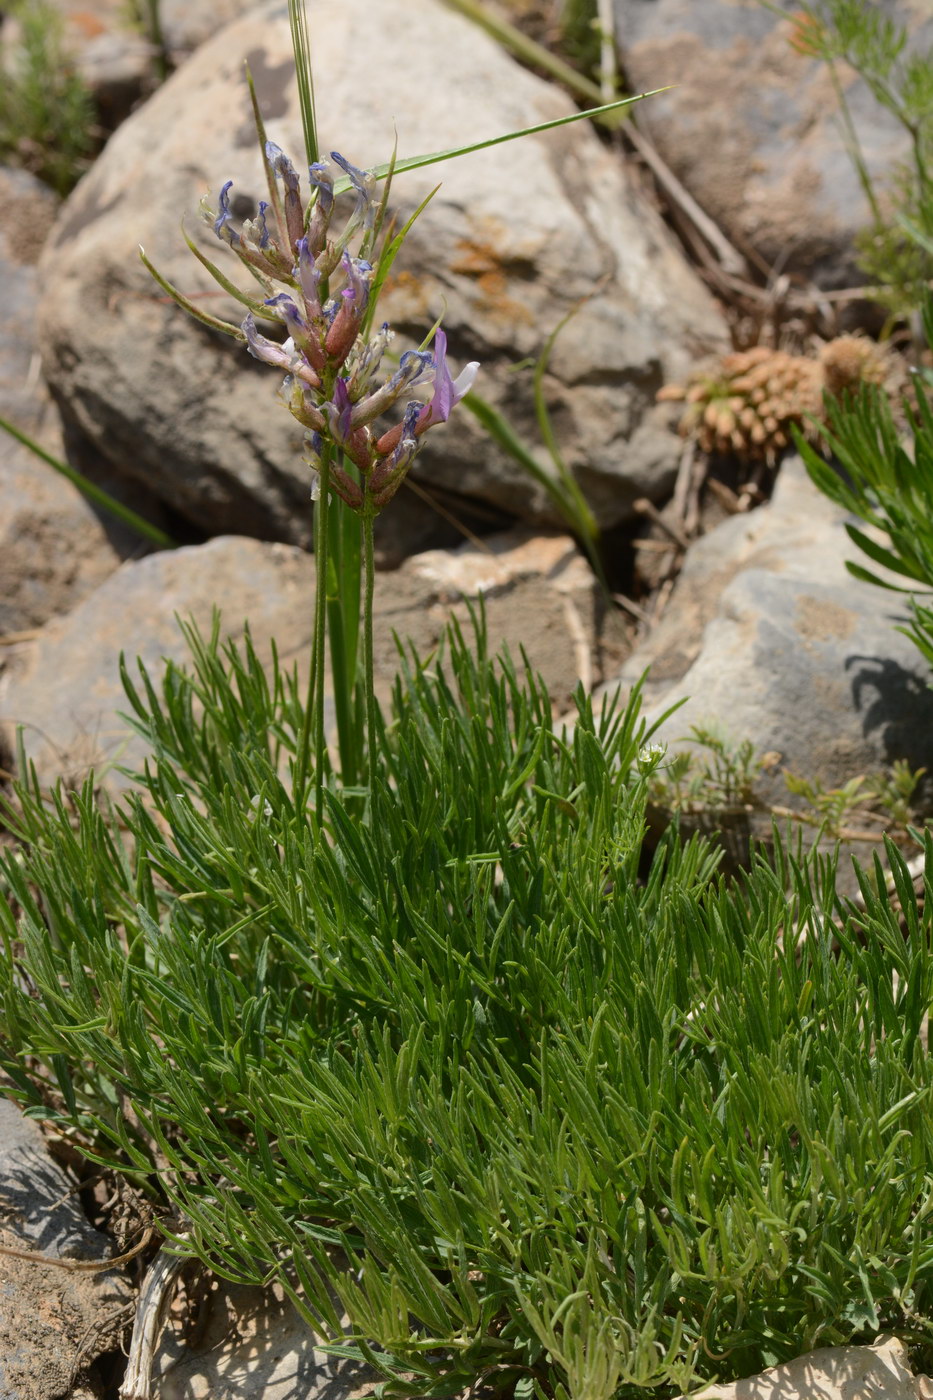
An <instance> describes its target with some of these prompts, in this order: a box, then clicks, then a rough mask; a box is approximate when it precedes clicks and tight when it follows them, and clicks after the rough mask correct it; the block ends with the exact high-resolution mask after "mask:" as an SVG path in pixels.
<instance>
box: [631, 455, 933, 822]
mask: <svg viewBox="0 0 933 1400" xmlns="http://www.w3.org/2000/svg"><path fill="white" fill-rule="evenodd" d="M844 520H845V517H844V515H843V514H842V512H841V511H840V510H839V509H838V508H837V507H836V506H834V505H833V504H832V503H831V502H830V501H828V500H827V499H826V498H825V497H824V496H822V495H821V494H820V493H819V492H818V491H817V490H816V488H815V487H814V486H813V485H812V484H811V482H810V480H809V478H808V477H807V475H806V472H805V470H804V467H803V463H802V462H801V461H800V460H799V458H796V459H791V460H789V461H787V462H786V463H785V465H784V466H783V467H782V468H781V473H780V476H779V479H778V482H777V485H776V488H775V492H774V496H773V499H772V500H771V502H770V503H769V504H768V505H766V506H763V507H761V509H760V510H757V511H755V512H753V513H752V514H750V515H736V516H733V517H732V518H731V519H729V520H727V521H725V522H724V523H723V524H722V525H719V526H718V527H717V528H716V529H715V530H713V531H711V532H710V534H708V535H706V536H705V537H704V538H703V539H701V540H699V541H698V542H697V543H696V544H694V545H693V547H692V548H691V550H690V553H689V555H688V556H687V561H686V564H685V567H684V570H683V573H682V574H681V576H680V578H679V580H678V583H677V587H676V589H675V591H674V594H673V596H672V598H671V602H670V605H669V607H668V610H667V612H666V614H665V616H664V618H663V620H662V621H661V623H660V624H659V626H658V627H657V628H656V629H655V631H654V632H653V633H652V634H651V636H650V637H649V638H648V639H647V641H646V642H645V643H644V644H643V645H642V646H640V647H637V648H636V650H635V651H634V652H633V653H632V655H631V656H630V657H629V659H628V660H627V662H626V664H625V667H624V670H623V679H625V680H627V681H632V680H634V679H635V678H636V677H637V676H639V675H640V674H641V673H642V671H644V669H645V668H646V667H650V671H649V678H648V684H647V686H646V690H645V700H646V705H647V711H648V714H649V715H650V716H652V717H653V716H656V715H659V714H660V713H661V712H662V711H663V710H664V709H666V708H667V707H668V706H669V705H670V704H672V703H673V702H674V701H675V700H678V699H680V698H681V697H683V696H688V697H689V699H688V700H687V703H686V704H685V705H684V706H683V707H682V708H681V709H679V710H678V711H677V712H676V714H674V715H673V716H672V717H671V718H670V719H669V720H667V721H666V723H665V725H664V727H663V730H662V731H661V737H662V738H663V739H665V740H667V741H668V742H672V743H676V742H677V741H678V740H680V738H681V736H685V735H687V734H688V733H689V730H690V727H691V726H692V725H695V724H697V725H707V726H711V727H715V728H717V729H718V730H720V731H721V732H724V733H725V734H726V735H727V736H728V737H730V738H731V739H732V740H734V741H736V742H738V741H741V740H745V739H751V740H752V741H753V742H754V744H755V746H756V748H757V749H758V750H759V751H760V752H762V753H766V752H771V751H776V752H778V753H780V754H781V755H782V758H783V766H784V767H786V768H788V769H790V770H791V771H792V772H794V773H797V774H800V775H801V776H804V777H808V778H819V779H822V780H823V781H824V782H825V783H826V784H827V785H828V786H830V787H838V786H840V785H841V784H842V783H844V782H846V781H847V779H849V778H851V777H854V776H855V775H856V774H859V773H865V772H868V771H877V770H878V769H879V768H880V767H882V766H883V765H884V764H885V763H890V762H891V761H892V760H893V759H895V758H907V759H908V760H909V761H910V762H911V763H912V764H913V765H914V766H920V765H925V766H927V767H928V768H929V766H930V764H931V762H933V742H931V738H930V736H931V733H933V692H931V691H930V690H929V688H928V681H929V675H928V671H927V668H926V667H925V665H924V662H923V660H922V658H921V656H920V654H919V652H917V650H916V649H915V648H914V647H913V646H912V644H911V643H910V642H909V641H908V639H907V638H906V637H904V636H903V635H902V634H901V633H899V632H897V631H895V630H894V629H895V627H896V626H897V625H898V624H899V623H902V622H903V621H904V620H905V617H906V608H905V606H904V600H903V597H902V595H899V594H897V593H890V592H888V591H887V590H884V589H881V588H877V587H873V586H872V585H871V584H867V583H861V582H859V580H857V579H854V578H853V577H852V576H851V575H850V574H849V573H847V571H846V569H845V561H846V560H847V559H854V558H856V557H857V554H858V551H857V550H856V548H855V546H854V545H853V544H852V543H851V541H850V540H849V538H848V536H847V535H846V533H845V530H844V528H843V526H844ZM772 782H773V785H774V791H773V792H769V793H768V795H769V796H771V797H772V798H773V799H774V800H775V801H782V800H786V793H785V792H784V786H783V780H782V779H781V778H780V777H778V776H775V777H774V779H773V780H772Z"/></svg>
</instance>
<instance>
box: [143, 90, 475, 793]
mask: <svg viewBox="0 0 933 1400" xmlns="http://www.w3.org/2000/svg"><path fill="white" fill-rule="evenodd" d="M254 115H255V119H256V127H257V133H258V136H259V141H260V148H261V151H262V159H263V165H264V168H265V172H266V179H267V184H268V189H269V198H268V200H263V201H260V203H259V206H258V212H257V214H256V216H255V217H254V218H251V219H246V220H245V221H244V222H243V223H242V224H241V225H240V227H239V228H237V227H236V226H235V224H234V220H233V216H232V213H231V207H230V190H231V186H232V181H227V183H226V184H224V185H223V187H222V188H221V191H220V195H219V200H218V205H217V207H214V206H213V205H212V204H211V202H210V201H209V200H208V199H205V200H203V201H202V206H201V212H202V215H203V217H204V218H205V219H206V220H207V222H208V223H209V224H210V225H211V226H212V227H213V230H214V232H215V233H216V235H217V237H218V238H219V239H220V240H221V242H223V243H225V244H226V245H227V246H228V247H229V248H230V249H232V251H233V252H234V253H235V254H236V256H237V257H238V258H239V259H240V261H241V263H242V264H243V265H244V267H245V268H246V269H247V271H248V272H249V273H250V274H251V275H252V277H253V278H254V279H255V281H256V282H257V283H258V285H259V288H260V291H261V296H255V295H248V294H246V293H244V292H243V291H242V290H241V289H240V288H239V287H237V286H236V285H235V284H234V283H233V282H231V281H230V279H229V278H227V277H226V276H225V274H224V273H223V272H222V271H221V270H220V269H219V268H218V267H216V266H215V265H214V264H213V263H212V262H211V260H210V259H209V258H208V257H206V255H205V254H204V253H203V252H202V251H201V250H200V249H199V248H198V246H197V245H196V244H195V243H194V241H193V240H192V239H190V238H189V239H188V240H187V241H188V246H189V248H190V249H191V250H192V252H193V253H194V254H195V256H196V257H197V258H198V259H199V261H200V262H201V263H203V264H204V266H205V267H206V268H207V269H208V270H209V271H210V273H211V274H212V276H213V277H214V278H215V279H216V280H217V282H218V283H219V284H220V285H221V286H222V287H223V288H224V290H225V291H227V292H228V293H230V294H231V295H232V296H234V297H235V298H236V299H237V300H238V301H239V302H241V303H242V304H243V305H245V306H246V308H247V315H246V317H245V319H244V320H243V322H242V325H241V326H239V327H237V326H236V325H233V324H231V323H229V322H226V321H222V320H219V319H218V318H216V317H213V316H210V315H209V314H207V313H205V312H204V311H203V310H202V309H201V308H199V307H197V306H196V305H195V304H194V303H193V302H192V301H190V300H189V299H188V298H187V297H184V296H183V295H182V294H181V293H180V292H178V291H177V290H176V289H175V288H174V287H172V286H171V285H170V284H169V283H168V282H166V281H165V279H164V278H163V277H161V276H160V274H159V273H158V272H157V271H156V269H155V268H154V267H153V266H152V264H151V263H150V262H149V261H148V259H147V258H146V256H145V254H144V253H143V254H142V256H143V261H144V262H145V264H146V266H147V267H148V268H149V270H150V271H151V272H152V274H153V276H155V277H156V279H157V281H158V282H159V283H160V285H161V286H163V287H164V288H165V290H166V291H167V292H169V294H170V295H171V296H173V297H174V298H175V300H176V301H178V302H179V303H180V304H181V305H182V306H183V307H184V308H185V310H186V311H188V312H189V313H190V314H191V315H193V316H195V317H197V319H199V320H201V321H203V322H205V323H206V324H208V325H210V326H211V327H213V328H214V329H216V330H221V331H223V332H224V333H226V334H228V335H232V336H234V337H235V338H237V339H239V340H241V341H245V343H246V346H247V348H248V349H249V351H250V353H251V354H252V355H254V356H255V357H256V359H258V360H262V361H263V362H264V363H266V364H269V365H271V366H273V367H274V368H276V369H279V370H282V371H284V373H285V378H284V380H283V383H282V388H281V398H282V400H283V402H284V404H285V405H286V407H287V408H288V410H289V411H290V412H291V413H292V414H293V416H294V417H295V418H296V419H297V420H298V422H299V423H301V424H302V426H303V427H304V429H305V443H306V461H307V462H308V464H309V466H310V467H311V468H312V470H313V473H314V475H313V477H312V480H311V486H312V489H311V495H312V497H313V498H314V499H315V501H316V502H317V505H316V507H315V522H314V523H315V531H314V548H315V556H316V561H317V572H318V579H319V587H318V589H317V594H316V607H315V628H314V648H313V656H312V666H311V677H310V688H309V696H308V704H307V707H306V726H305V733H304V736H303V742H302V744H301V746H300V751H299V754H298V757H297V764H296V782H297V785H298V788H299V789H301V788H303V786H304V784H305V782H306V781H307V779H308V775H309V773H312V772H313V775H314V785H315V790H316V794H317V801H316V808H317V812H318V814H319V815H320V811H321V801H322V792H323V785H324V778H325V775H326V771H327V767H328V761H329V760H328V752H327V744H326V738H325V732H324V674H323V656H324V647H325V631H326V630H327V628H328V626H329V629H330V638H331V648H330V653H331V664H332V670H333V681H334V694H335V702H336V705H337V727H338V747H339V751H340V767H341V776H342V778H343V781H344V782H349V783H351V784H352V783H353V782H354V781H355V780H357V779H358V778H359V777H360V776H361V775H362V773H363V771H364V770H365V767H366V762H367V759H366V756H365V754H364V752H363V749H362V748H361V746H360V742H359V739H360V733H359V731H360V728H361V726H360V723H359V720H360V718H361V711H362V709H363V708H365V712H366V733H367V750H368V753H369V755H370V756H371V755H372V753H373V749H374V743H375V733H376V724H377V721H376V712H375V702H374V697H373V592H374V562H373V557H374V549H373V522H374V520H375V517H376V515H377V514H378V513H379V511H381V510H382V509H383V507H384V506H386V505H387V504H388V503H389V501H390V500H391V499H392V497H393V496H394V495H395V493H396V492H397V491H398V488H399V486H400V485H401V484H402V482H403V481H404V479H405V476H406V474H407V473H408V471H409V469H410V468H411V465H412V462H413V461H414V459H415V456H416V454H417V452H418V449H419V446H420V445H421V442H422V440H423V437H424V434H425V433H426V432H427V431H428V429H429V428H432V427H434V426H435V425H436V424H438V423H444V422H446V421H447V419H448V418H449V416H450V413H451V411H452V409H453V408H454V406H455V405H456V404H457V403H458V402H459V400H460V399H461V398H462V397H463V395H464V394H465V393H466V392H467V391H468V389H469V388H470V386H471V384H472V383H473V380H474V378H475V375H476V372H477V370H478V368H479V366H478V364H477V363H476V362H475V361H474V362H472V363H470V364H468V365H467V366H466V368H465V369H464V370H462V372H461V373H460V374H459V375H458V376H457V377H456V378H454V377H453V376H452V375H451V372H450V369H449V368H448V364H447V337H446V335H445V333H444V331H443V330H441V329H440V326H439V325H435V327H434V334H433V349H432V350H428V349H427V348H426V343H425V344H423V345H422V346H421V347H420V348H418V349H409V350H405V351H404V352H403V353H402V354H401V356H399V357H398V359H397V362H396V367H395V368H394V369H392V370H391V372H388V373H385V372H384V371H383V361H384V360H386V359H390V357H391V352H390V351H389V346H390V344H391V341H392V339H393V332H392V331H391V330H390V328H389V325H388V323H387V322H382V323H381V324H379V325H377V324H376V317H375V311H376V305H377V301H378V295H379V290H380V288H381V287H382V284H383V282H384V281H385V278H386V275H387V273H388V271H389V268H390V267H391V264H392V262H393V260H394V258H395V255H396V253H397V252H398V250H399V248H400V246H401V244H402V242H403V241H404V238H405V234H406V233H407V231H408V228H409V227H410V225H411V222H412V221H413V219H414V218H416V217H417V215H418V213H420V210H421V208H423V207H424V206H423V205H422V206H420V208H419V209H418V210H416V212H415V214H414V215H413V216H412V220H410V221H409V223H408V224H407V225H406V226H405V228H403V229H402V230H401V232H400V233H398V234H396V235H395V236H394V237H392V238H390V239H388V238H383V225H384V222H385V217H386V210H387V204H388V197H389V190H390V187H391V180H392V170H393V166H392V165H391V164H390V165H389V166H388V167H387V168H386V170H385V171H384V172H383V173H384V175H385V179H384V183H383V185H382V188H381V191H380V185H379V178H378V177H377V174H376V173H374V172H372V171H363V170H359V169H357V167H356V166H354V165H351V164H350V162H349V161H348V160H345V159H344V157H343V156H342V155H339V154H338V153H337V152H336V151H334V152H332V153H331V162H333V163H332V164H331V163H330V162H328V161H326V160H317V159H312V160H310V161H309V166H308V177H309V197H308V199H307V201H306V202H303V201H302V194H301V181H300V178H299V175H298V172H297V170H296V168H295V166H294V165H293V163H292V162H291V160H289V158H288V156H287V155H285V153H284V152H283V151H282V150H281V149H280V148H279V147H278V146H277V145H275V144H274V143H273V142H271V141H268V140H267V139H266V135H265V129H264V126H263V123H262V118H261V115H260V114H259V111H258V108H257V107H256V106H255V102H254ZM308 148H309V151H314V153H315V154H316V142H315V144H314V145H313V146H312V144H311V143H308ZM344 193H346V194H347V195H348V196H350V197H351V198H352V207H351V208H350V210H349V212H348V214H347V216H346V218H345V219H344V220H343V221H342V222H341V223H339V224H338V223H337V221H336V219H335V215H336V213H337V209H338V203H339V200H340V196H341V195H342V194H344ZM258 320H263V321H266V322H271V323H273V324H277V325H279V326H281V327H282V329H283V330H284V331H285V337H284V339H283V340H282V341H279V340H276V339H273V338H271V337H270V336H267V335H264V334H262V333H261V332H260V330H259V327H258V325H257V321H258ZM430 339H431V335H430V332H429V334H428V337H427V340H430ZM392 358H394V357H392ZM393 410H394V413H393ZM388 415H391V417H390V416H388ZM392 417H394V421H391V418H392ZM332 497H336V498H337V499H336V501H333V502H332ZM332 503H333V505H334V506H335V508H336V510H337V512H338V516H339V518H340V523H339V527H338V528H337V529H336V530H335V529H334V527H333V523H332V522H331V521H330V506H331V504H332ZM348 511H349V512H353V513H355V515H356V516H357V518H358V523H359V528H358V529H357V530H356V531H355V532H354V531H353V530H352V528H351V530H349V531H348V530H347V528H346V525H347V520H348V517H347V512H348ZM338 541H341V542H342V547H339V546H338V545H337V544H336V542H338ZM332 546H333V547H335V548H337V547H339V552H340V558H339V561H338V572H339V575H340V577H339V586H338V588H337V589H336V591H335V590H333V589H331V590H330V596H329V597H328V596H327V594H328V589H327V587H326V584H327V581H328V578H329V575H328V558H329V554H330V551H331V548H332ZM361 567H362V572H363V574H364V577H365V588H363V589H362V604H363V606H362V624H363V625H362V651H363V675H362V677H361V679H362V689H361V690H360V688H359V686H358V684H357V680H358V678H357V675H356V662H355V658H356V652H357V643H358V640H359V634H360V595H361V578H360V575H361ZM312 755H313V758H312Z"/></svg>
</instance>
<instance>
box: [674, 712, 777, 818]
mask: <svg viewBox="0 0 933 1400" xmlns="http://www.w3.org/2000/svg"><path fill="white" fill-rule="evenodd" d="M689 739H690V744H691V747H690V748H689V749H683V750H681V751H680V752H679V753H676V754H673V755H672V756H671V757H670V759H669V760H668V761H667V762H665V763H663V764H660V765H659V766H658V767H657V768H655V769H654V772H653V776H652V783H651V795H652V800H653V801H654V802H655V803H656V804H657V805H658V806H661V807H664V808H665V809H666V810H667V811H669V812H691V813H692V812H699V811H703V812H721V811H723V810H727V809H734V808H737V807H741V808H745V807H748V808H750V807H753V806H757V805H759V802H758V798H757V796H756V793H755V781H756V779H757V778H758V775H759V774H760V773H761V771H762V770H763V769H765V768H768V767H770V766H771V764H772V762H773V761H774V759H775V757H776V756H775V755H772V754H759V753H758V752H757V751H756V749H755V745H754V744H753V743H752V742H751V740H750V739H744V740H742V741H740V742H738V743H734V742H733V741H732V740H731V739H730V738H729V737H728V736H727V735H726V734H724V733H721V732H719V731H717V730H715V729H712V728H709V727H707V726H704V725H693V726H691V729H690V735H689Z"/></svg>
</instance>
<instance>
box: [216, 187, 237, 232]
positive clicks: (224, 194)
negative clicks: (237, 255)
mask: <svg viewBox="0 0 933 1400" xmlns="http://www.w3.org/2000/svg"><path fill="white" fill-rule="evenodd" d="M232 188H233V181H232V180H228V181H227V183H226V184H225V185H224V186H223V188H222V189H221V191H220V196H219V200H220V213H219V214H218V215H217V218H216V219H215V220H214V232H215V233H216V235H217V237H218V238H219V239H221V241H222V242H224V243H229V245H230V247H231V248H235V247H236V245H237V244H238V243H239V241H240V235H239V234H238V233H237V231H236V229H235V228H232V227H231V225H230V220H231V218H232V217H233V215H232V214H231V213H230V191H231V189H232Z"/></svg>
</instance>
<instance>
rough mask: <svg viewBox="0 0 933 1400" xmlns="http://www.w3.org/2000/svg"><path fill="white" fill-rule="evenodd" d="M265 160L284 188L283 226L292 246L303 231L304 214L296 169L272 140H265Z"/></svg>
mask: <svg viewBox="0 0 933 1400" xmlns="http://www.w3.org/2000/svg"><path fill="white" fill-rule="evenodd" d="M266 160H267V161H268V162H269V167H270V169H271V170H272V171H273V173H274V174H275V175H277V176H278V177H279V178H280V179H281V181H282V184H283V186H284V188H285V227H286V229H287V230H288V238H289V242H290V243H291V245H292V248H294V247H295V246H296V244H297V243H298V240H299V239H300V238H301V235H302V233H303V231H304V214H303V213H302V211H301V200H300V198H299V196H298V171H297V170H296V169H295V167H294V166H293V165H292V163H291V161H290V160H289V158H288V156H287V155H286V154H285V152H284V151H283V150H281V148H280V147H279V146H277V145H276V144H275V142H274V141H267V142H266Z"/></svg>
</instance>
